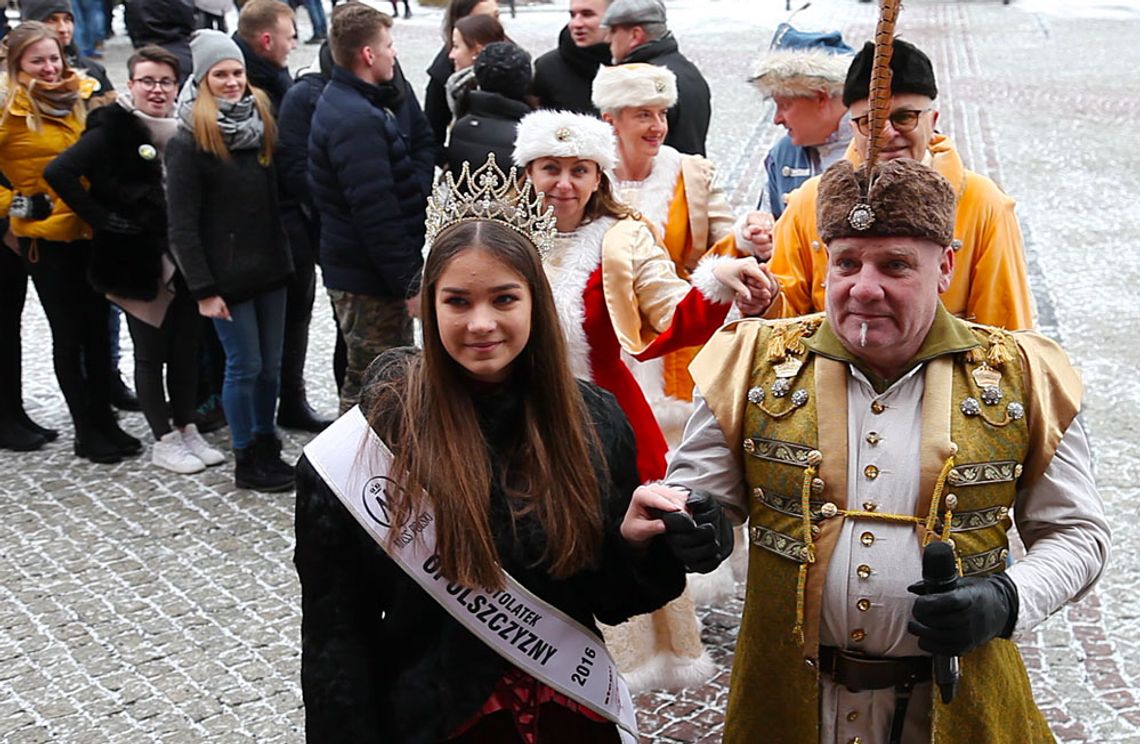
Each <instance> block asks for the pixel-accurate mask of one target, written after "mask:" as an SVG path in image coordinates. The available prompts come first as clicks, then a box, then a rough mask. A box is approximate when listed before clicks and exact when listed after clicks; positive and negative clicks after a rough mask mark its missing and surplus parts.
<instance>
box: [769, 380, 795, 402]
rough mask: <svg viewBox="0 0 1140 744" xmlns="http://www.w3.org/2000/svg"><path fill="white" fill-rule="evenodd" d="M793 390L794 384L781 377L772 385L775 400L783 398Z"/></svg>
mask: <svg viewBox="0 0 1140 744" xmlns="http://www.w3.org/2000/svg"><path fill="white" fill-rule="evenodd" d="M791 389H792V383H791V381H790V380H788V378H786V377H781V378H780V379H778V380H776V381H775V382H773V383H772V396H773V397H775V398H783V397H784V396H785V395H787V394H788V393H789V392H790V391H791Z"/></svg>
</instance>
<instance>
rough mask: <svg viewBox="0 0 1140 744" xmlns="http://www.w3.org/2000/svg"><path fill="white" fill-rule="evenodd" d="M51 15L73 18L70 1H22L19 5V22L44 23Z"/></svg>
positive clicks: (73, 12) (73, 13)
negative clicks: (66, 15) (56, 14)
mask: <svg viewBox="0 0 1140 744" xmlns="http://www.w3.org/2000/svg"><path fill="white" fill-rule="evenodd" d="M52 13H67V14H68V15H70V16H71V17H72V18H74V17H75V11H73V10H72V9H71V2H70V0H23V2H21V3H20V20H21V21H46V20H47V19H48V18H49V17H50V16H51V15H52Z"/></svg>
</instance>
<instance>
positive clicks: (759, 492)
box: [752, 486, 764, 499]
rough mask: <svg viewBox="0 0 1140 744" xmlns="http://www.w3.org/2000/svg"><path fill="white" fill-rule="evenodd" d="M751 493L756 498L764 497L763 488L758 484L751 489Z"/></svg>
mask: <svg viewBox="0 0 1140 744" xmlns="http://www.w3.org/2000/svg"><path fill="white" fill-rule="evenodd" d="M752 495H753V496H755V497H756V498H758V499H762V498H764V489H763V488H761V487H760V486H756V488H753V489H752Z"/></svg>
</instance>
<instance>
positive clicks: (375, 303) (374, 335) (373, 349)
mask: <svg viewBox="0 0 1140 744" xmlns="http://www.w3.org/2000/svg"><path fill="white" fill-rule="evenodd" d="M328 293H329V297H330V298H331V299H332V303H333V309H334V310H335V311H336V323H337V325H338V326H339V327H340V332H341V335H343V336H344V344H345V346H346V347H347V349H348V366H347V368H346V369H345V372H344V385H342V386H341V389H340V412H341V413H345V412H346V411H348V409H350V408H352V407H353V406H354V405H356V404H357V403H359V402H360V383H361V380H362V379H363V377H364V372H365V370H367V369H368V365H369V364H371V363H372V360H373V359H375V358H376V357H377V356H378V355H380V354H381V353H383V352H385V351H387V350H388V349H391V348H393V347H396V346H410V345H411V344H412V319H411V318H410V317H409V316H408V312H407V308H406V307H405V306H404V301H403V300H401V299H393V298H390V297H373V296H371V295H364V294H356V293H353V292H343V291H341V290H339V289H330V290H328Z"/></svg>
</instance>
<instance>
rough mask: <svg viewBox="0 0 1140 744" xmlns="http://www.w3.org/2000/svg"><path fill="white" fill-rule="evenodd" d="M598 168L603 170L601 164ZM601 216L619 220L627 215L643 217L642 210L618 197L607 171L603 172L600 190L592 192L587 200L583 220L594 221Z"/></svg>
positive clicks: (599, 185)
mask: <svg viewBox="0 0 1140 744" xmlns="http://www.w3.org/2000/svg"><path fill="white" fill-rule="evenodd" d="M598 170H599V171H602V168H601V166H598ZM600 217H616V218H617V219H619V220H623V219H625V218H626V217H632V218H634V219H635V220H639V219H641V213H640V212H638V211H637V210H636V209H634V208H633V207H631V206H629V205H628V204H626V203H625V202H623V201H621V200H620V199H618V198H617V196H616V195H615V194H614V187H613V184H612V183H611V182H610V177H609V176H607V175H606V172H605V171H602V172H601V181H600V182H599V183H598V190H597V191H595V192H594V193H593V194H591V195H590V198H589V199H588V200H587V201H586V211H585V212H584V213H583V214H582V222H583V223H586V222H593V221H594V220H596V219H598V218H600Z"/></svg>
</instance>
